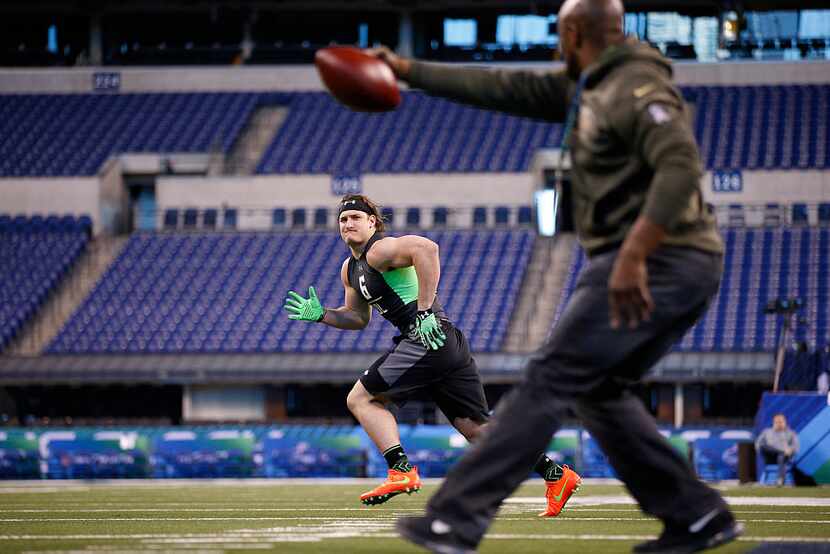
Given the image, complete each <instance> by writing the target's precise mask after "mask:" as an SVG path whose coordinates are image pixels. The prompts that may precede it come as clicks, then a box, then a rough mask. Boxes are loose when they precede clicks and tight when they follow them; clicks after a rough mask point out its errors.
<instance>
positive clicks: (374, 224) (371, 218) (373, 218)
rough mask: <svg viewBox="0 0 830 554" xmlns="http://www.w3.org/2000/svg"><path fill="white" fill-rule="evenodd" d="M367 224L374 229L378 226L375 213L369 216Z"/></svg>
mask: <svg viewBox="0 0 830 554" xmlns="http://www.w3.org/2000/svg"><path fill="white" fill-rule="evenodd" d="M369 225H371V226H372V227H373V228H374V229H377V227H378V218H377V216H375V215H370V216H369Z"/></svg>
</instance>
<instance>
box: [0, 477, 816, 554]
mask: <svg viewBox="0 0 830 554" xmlns="http://www.w3.org/2000/svg"><path fill="white" fill-rule="evenodd" d="M372 483H374V482H370V481H367V482H366V483H365V484H364V483H354V482H345V483H343V482H332V483H319V482H315V483H308V484H301V483H298V482H297V481H289V482H280V481H247V482H246V481H233V482H228V481H199V482H182V481H173V482H160V481H151V482H109V483H98V484H88V483H83V482H73V483H52V482H40V483H34V484H32V485H31V486H27V485H25V484H21V483H15V484H3V483H2V482H0V552H4V553H5V552H34V551H44V552H45V551H48V552H53V553H57V552H62V553H69V552H73V553H80V552H84V553H90V554H92V553H97V554H100V553H101V552H119V553H122V554H126V553H127V552H131V553H132V552H161V551H176V552H190V553H194V554H195V553H196V552H198V553H200V554H202V553H213V552H217V553H218V552H232V553H241V552H262V551H265V550H270V551H272V552H298V553H310V552H336V553H337V554H341V553H342V554H349V553H361V552H367V553H368V552H372V553H388V552H421V550H419V549H417V548H416V547H414V546H412V545H410V544H409V543H405V542H404V541H402V540H400V539H398V538H397V535H396V534H395V530H394V521H395V519H396V518H397V517H398V516H400V515H407V514H418V513H421V511H422V509H423V506H424V503H425V501H426V499H427V498H428V497H429V495H430V494H431V493H432V492H433V491H434V490H435V488H436V486H437V485H435V484H434V483H433V484H426V485H425V486H424V489H423V490H422V491H421V493H419V494H417V495H412V496H410V497H407V496H399V497H397V498H395V499H393V500H391V501H390V502H388V503H387V504H384V505H382V506H375V507H364V506H361V505H360V504H359V502H358V501H357V497H358V495H359V494H360V493H361V492H362V491H364V490H366V489H367V488H369V487H370V485H371V484H372ZM724 493H725V495H726V496H727V497H729V498H730V499H733V500H732V502H733V507H734V510H735V513H736V515H737V517H738V519H740V520H742V521H744V522H745V524H746V533H745V536H744V537H743V538H742V540H741V541H739V542H736V543H733V544H730V545H727V546H725V547H722V548H720V549H718V550H716V551H714V552H720V553H727V552H730V553H735V552H747V551H750V550H752V548H754V547H755V546H758V545H759V544H761V543H762V542H765V541H770V542H775V543H776V544H780V543H782V542H802V543H808V542H810V543H815V542H816V541H822V542H824V541H826V542H828V544H830V488H826V487H825V488H799V489H792V488H783V489H776V488H763V487H737V486H735V487H726V488H724ZM543 494H544V490H543V487H542V486H541V485H540V484H526V485H524V486H522V487H521V488H520V489H519V490H518V491H517V493H516V494H515V495H514V496H513V497H512V498H511V499H510V500H509V501H508V503H506V504H505V505H504V507H503V508H502V510H501V513H500V515H499V517H498V519H497V520H496V522H495V524H494V525H493V527H492V528H491V529H490V533H489V535H488V537H487V538H486V539H485V541H484V542H483V543H482V545H481V550H480V551H481V552H484V553H488V552H489V553H499V554H503V553H505V552H508V553H509V554H521V553H530V552H563V553H572V552H577V553H579V554H589V553H594V552H628V551H630V549H631V546H632V545H634V544H635V543H637V542H639V541H641V540H644V539H646V538H650V537H653V536H655V535H657V534H658V533H659V531H660V528H661V526H660V524H659V523H658V522H657V521H656V520H654V519H651V518H648V517H645V516H644V515H643V514H642V513H641V512H640V511H639V510H638V509H637V507H636V506H634V505H633V504H632V503H630V502H629V501H628V499H627V498H626V497H627V495H626V493H625V491H624V489H623V488H622V487H621V486H618V485H605V484H592V483H591V482H590V481H588V482H587V483H586V484H585V485H584V486H583V487H582V489H581V490H580V491H579V492H578V493H577V494H576V495H575V496H574V497H573V499H572V501H571V503H570V504H569V506H568V508H567V510H566V511H565V512H564V513H563V514H562V515H561V516H560V517H558V518H555V519H540V518H538V517H536V514H537V513H538V512H539V511H540V510H541V509H542V507H543V502H544V498H543ZM810 499H814V500H810ZM811 504H812V505H811ZM814 546H815V545H814ZM823 546H827V547H828V548H830V546H828V545H823ZM793 551H796V550H793ZM822 551H824V550H823V549H822Z"/></svg>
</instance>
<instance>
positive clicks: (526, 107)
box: [368, 47, 576, 121]
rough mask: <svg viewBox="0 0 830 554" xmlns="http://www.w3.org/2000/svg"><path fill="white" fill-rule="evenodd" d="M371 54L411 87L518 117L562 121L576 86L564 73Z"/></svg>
mask: <svg viewBox="0 0 830 554" xmlns="http://www.w3.org/2000/svg"><path fill="white" fill-rule="evenodd" d="M368 53H369V54H371V55H373V56H375V57H377V58H380V59H381V60H383V61H384V62H386V64H387V65H388V66H389V67H390V68H391V69H392V71H393V72H394V73H395V75H396V76H397V77H398V78H399V79H401V80H404V81H407V82H408V83H409V84H410V86H412V87H414V88H419V89H422V90H424V91H425V92H427V93H429V94H433V95H435V96H442V97H444V98H448V99H450V100H455V101H456V102H462V103H464V104H470V105H473V106H476V107H479V108H484V109H488V110H496V111H502V112H507V113H512V114H515V115H520V116H525V117H531V118H535V119H544V120H547V121H564V120H565V116H566V114H567V112H568V101H569V98H570V96H571V95H572V94H573V92H574V90H575V89H576V84H575V83H573V82H572V81H571V80H570V79H568V77H567V75H566V73H565V71H564V70H559V71H547V72H536V71H527V70H502V69H495V70H494V69H485V68H478V67H462V66H460V65H449V64H441V63H431V62H422V61H418V60H411V59H408V58H402V57H400V56H398V55H397V54H395V53H394V52H392V51H391V50H389V49H388V48H386V47H380V48H373V49H371V50H368Z"/></svg>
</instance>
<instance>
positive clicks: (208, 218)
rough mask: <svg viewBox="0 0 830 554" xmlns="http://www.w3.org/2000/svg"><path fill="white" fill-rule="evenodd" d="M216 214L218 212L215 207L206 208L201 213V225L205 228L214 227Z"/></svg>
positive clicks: (217, 214) (216, 218)
mask: <svg viewBox="0 0 830 554" xmlns="http://www.w3.org/2000/svg"><path fill="white" fill-rule="evenodd" d="M218 216H219V212H218V210H217V209H216V208H207V209H206V210H205V211H204V213H202V227H204V228H205V229H215V228H216V221H217V220H218Z"/></svg>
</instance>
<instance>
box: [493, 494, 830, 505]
mask: <svg viewBox="0 0 830 554" xmlns="http://www.w3.org/2000/svg"><path fill="white" fill-rule="evenodd" d="M724 500H726V501H727V502H728V503H729V504H730V505H732V506H819V507H825V506H830V498H811V497H806V496H792V497H768V496H725V497H724ZM504 503H505V504H508V505H510V504H533V505H544V504H545V500H544V499H543V498H540V497H536V496H515V497H512V498H508V499H507V500H505V501H504ZM609 504H621V505H631V506H636V502H635V501H634V499H633V498H631V497H630V496H628V495H613V496H579V494H578V493H577V494H576V495H574V496H573V497H571V499H570V500H569V501H568V508H574V507H578V506H606V505H609Z"/></svg>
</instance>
